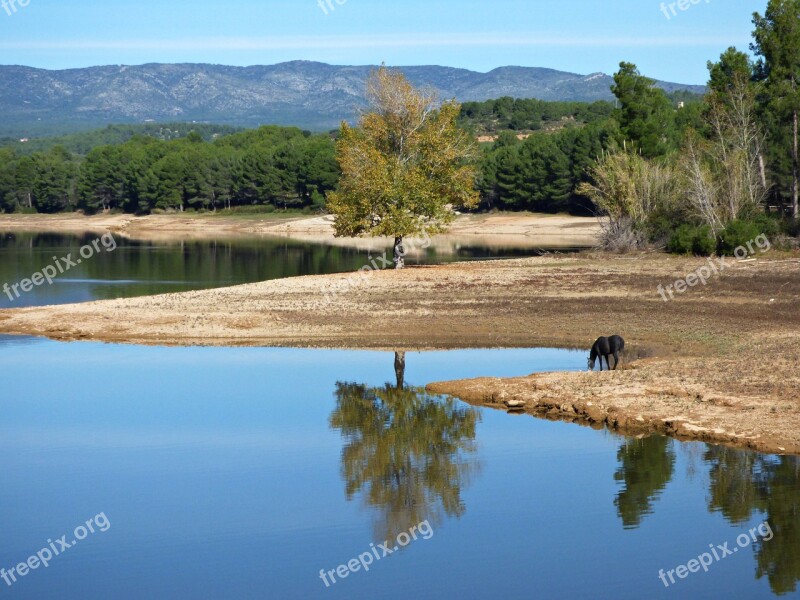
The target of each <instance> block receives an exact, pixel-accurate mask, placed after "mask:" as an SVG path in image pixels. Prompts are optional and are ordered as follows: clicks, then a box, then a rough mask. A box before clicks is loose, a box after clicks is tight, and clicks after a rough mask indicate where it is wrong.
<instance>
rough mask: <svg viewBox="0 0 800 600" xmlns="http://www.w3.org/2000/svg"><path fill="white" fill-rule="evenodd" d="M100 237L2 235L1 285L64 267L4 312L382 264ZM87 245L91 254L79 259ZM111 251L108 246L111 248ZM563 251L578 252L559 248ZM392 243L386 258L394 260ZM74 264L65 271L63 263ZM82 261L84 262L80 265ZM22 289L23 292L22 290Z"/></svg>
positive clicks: (504, 251) (341, 253)
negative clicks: (101, 239)
mask: <svg viewBox="0 0 800 600" xmlns="http://www.w3.org/2000/svg"><path fill="white" fill-rule="evenodd" d="M97 239H98V236H97V235H96V234H86V235H83V236H76V235H61V234H49V233H19V232H17V233H2V232H0V257H2V259H0V286H2V285H3V284H4V283H7V284H8V285H13V284H14V283H17V282H19V281H20V280H21V279H23V278H30V277H31V275H32V274H33V273H36V272H38V271H40V270H42V269H43V268H45V267H47V266H48V265H52V266H53V268H55V266H56V265H60V266H61V268H63V269H65V272H64V273H60V272H59V273H58V275H57V277H55V278H54V279H53V283H52V284H51V285H47V284H45V285H40V286H37V287H34V288H33V289H32V290H31V291H29V292H27V293H20V294H19V297H15V294H14V293H13V291H12V293H11V296H9V295H7V293H0V309H2V308H19V307H23V306H40V305H46V304H67V303H72V302H86V301H90V300H107V299H111V298H125V297H131V296H145V295H151V294H161V293H167V292H182V291H187V290H196V289H204V288H211V287H224V286H229V285H236V284H240V283H252V282H255V281H264V280H267V279H278V278H281V277H292V276H296V275H309V274H324V273H341V272H348V271H356V270H358V269H360V268H361V267H363V266H365V265H370V264H375V265H377V266H384V263H383V262H382V261H380V260H379V256H381V253H380V252H370V251H368V250H359V249H355V248H348V247H340V246H332V245H326V244H322V243H308V242H297V241H292V240H289V239H283V238H263V237H262V238H251V239H248V238H234V239H224V238H223V239H210V240H204V241H198V240H194V241H183V242H150V241H138V240H131V239H127V238H124V237H121V236H115V237H114V238H110V239H109V242H112V241H113V244H112V243H109V244H108V247H106V246H104V245H103V244H97V248H98V249H99V250H93V249H92V246H91V244H92V242H94V241H96V240H97ZM84 246H88V247H89V248H90V250H92V256H91V257H89V258H88V259H85V260H83V259H81V258H80V253H79V251H80V249H81V248H82V247H84ZM109 250H110V251H109ZM416 250H417V252H416V253H415V254H413V255H410V256H409V257H408V259H407V264H440V263H446V262H455V261H462V260H476V259H484V260H485V259H491V258H510V257H519V256H531V255H535V254H537V253H541V252H544V251H547V250H549V249H548V248H541V249H539V248H528V247H514V246H509V247H500V248H489V247H482V246H476V245H458V246H456V247H453V248H449V249H448V250H447V252H441V251H437V249H436V248H434V247H430V248H427V249H422V248H419V247H417V248H416ZM557 250H558V251H559V252H569V251H572V250H574V249H572V248H568V247H567V248H563V247H560V248H558V249H557ZM391 257H392V255H391V252H390V249H389V248H387V254H386V257H385V259H386V260H389V261H391ZM67 259H68V262H69V263H74V264H72V265H71V266H70V265H67V266H69V268H68V269H66V267H65V264H66V263H67ZM78 261H81V262H80V263H78ZM18 291H20V290H18Z"/></svg>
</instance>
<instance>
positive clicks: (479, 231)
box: [0, 213, 600, 250]
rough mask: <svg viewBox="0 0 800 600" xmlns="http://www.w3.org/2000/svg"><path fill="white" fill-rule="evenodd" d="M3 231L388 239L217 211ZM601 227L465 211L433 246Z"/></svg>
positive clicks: (24, 224)
mask: <svg viewBox="0 0 800 600" xmlns="http://www.w3.org/2000/svg"><path fill="white" fill-rule="evenodd" d="M0 231H42V232H61V233H84V232H87V231H90V232H106V231H109V232H112V233H113V234H114V235H119V236H123V237H127V238H132V239H138V240H152V241H174V240H181V239H184V240H187V239H206V238H220V237H225V238H234V237H250V238H252V237H258V236H270V237H276V236H279V237H291V238H292V239H295V240H300V241H309V242H322V243H327V244H334V245H341V246H348V247H354V246H355V247H363V248H381V249H385V248H387V247H390V246H391V240H389V239H388V238H357V239H353V238H334V237H333V217H331V216H313V217H306V216H282V215H281V214H280V213H273V214H271V215H224V214H222V213H218V214H212V213H204V214H196V213H183V214H164V215H148V216H144V217H135V216H133V215H123V214H114V215H111V214H108V215H105V214H101V215H95V216H91V217H87V216H84V215H81V214H77V213H68V214H57V215H0ZM599 231H600V226H599V223H598V221H597V219H594V218H588V217H573V216H569V215H542V214H532V213H496V214H483V215H460V216H459V217H457V218H456V220H455V222H454V223H453V225H452V226H451V228H450V232H449V233H448V234H447V235H443V236H436V237H435V238H434V240H433V246H434V247H436V248H437V249H442V250H444V249H447V248H453V247H454V246H455V247H457V246H458V245H481V246H487V247H495V248H501V247H529V248H541V247H556V248H558V247H570V246H578V247H581V246H582V247H587V246H593V245H594V244H595V241H596V239H597V235H598V233H599Z"/></svg>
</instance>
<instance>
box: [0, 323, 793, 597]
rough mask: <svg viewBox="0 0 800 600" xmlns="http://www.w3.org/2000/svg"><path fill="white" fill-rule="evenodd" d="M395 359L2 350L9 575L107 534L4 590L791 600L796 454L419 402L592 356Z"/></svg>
mask: <svg viewBox="0 0 800 600" xmlns="http://www.w3.org/2000/svg"><path fill="white" fill-rule="evenodd" d="M396 358H398V357H395V355H393V354H392V353H385V352H354V351H324V350H300V349H257V348H157V347H156V348H150V347H147V348H145V347H135V346H117V345H102V344H96V343H79V344H63V343H56V342H50V341H42V340H35V339H31V338H9V337H5V338H0V365H2V369H3V371H2V377H3V383H4V385H3V391H2V394H1V395H0V410H1V411H2V415H3V419H2V421H0V453H2V456H3V457H4V469H3V485H2V487H0V535H2V544H1V545H0V566H2V567H5V568H9V567H11V566H14V565H16V564H18V563H19V562H21V561H23V560H25V559H27V557H28V556H30V555H31V554H32V553H34V552H36V551H37V550H39V549H40V548H42V547H44V546H45V545H46V543H47V540H48V539H54V540H55V539H57V538H58V537H60V536H61V535H62V534H64V533H69V535H70V536H71V535H72V529H73V528H74V527H75V526H76V525H79V524H81V523H84V522H85V521H86V520H88V519H90V518H91V517H93V516H94V515H97V514H99V513H104V514H105V515H106V516H107V518H108V520H109V522H110V523H111V527H110V528H109V529H108V531H106V532H102V533H101V532H98V533H95V534H93V535H90V536H88V537H87V539H85V540H83V541H81V542H80V543H79V544H78V545H76V546H75V547H73V548H70V549H69V550H68V551H67V552H66V553H65V554H63V556H59V557H56V558H55V559H54V560H53V561H52V562H51V564H50V566H49V567H48V568H47V569H41V568H40V569H38V570H35V571H32V572H31V573H29V574H28V575H27V576H26V577H24V578H22V579H20V581H19V582H17V583H15V584H14V585H13V586H12V587H10V588H8V587H7V586H5V584H3V582H2V581H0V590H2V592H3V593H4V594H5V596H6V597H9V598H12V597H14V598H20V599H22V598H31V599H33V598H35V599H42V598H82V599H89V600H93V599H98V600H99V599H106V598H115V599H140V598H155V599H161V598H164V599H167V598H169V599H172V598H220V599H223V598H224V599H229V598H237V599H238V598H242V599H247V598H254V599H255V598H259V599H260V598H298V599H299V598H304V599H305V598H347V599H351V598H409V597H414V598H576V599H577V598H581V599H583V598H631V599H633V598H662V597H663V598H698V599H699V598H725V597H730V598H769V597H773V596H774V595H776V594H786V595H789V596H790V595H796V590H797V581H798V579H800V553H798V548H800V521H798V514H800V511H799V510H798V509H799V508H800V485H799V484H798V481H799V480H800V462H798V461H797V459H796V458H793V457H775V456H766V455H759V454H756V453H752V452H746V451H739V450H730V449H724V448H719V447H715V446H709V445H706V444H700V443H690V444H684V443H679V442H676V441H673V440H668V439H666V438H662V437H652V438H642V439H629V438H624V437H620V436H617V435H614V434H611V433H609V432H606V431H602V430H601V431H595V430H593V429H590V428H585V427H580V426H577V425H571V424H565V423H559V422H549V421H545V420H539V419H534V418H531V417H528V416H510V415H508V414H505V413H503V412H500V411H494V410H489V409H483V408H473V407H470V406H468V405H466V404H464V403H461V402H458V401H453V400H446V399H442V398H437V397H431V396H429V395H427V394H425V392H424V390H423V389H422V386H424V385H425V384H426V383H428V382H430V381H434V380H441V379H449V378H460V377H468V376H469V377H472V376H483V375H486V376H514V375H523V374H526V373H529V372H532V371H537V370H552V369H559V368H560V369H581V368H583V367H584V365H585V357H584V354H583V353H573V352H568V351H561V350H542V349H539V350H502V351H499V350H492V351H484V350H470V351H451V352H431V353H409V354H407V355H406V356H405V370H403V369H402V361H399V360H396ZM396 366H397V367H398V368H395V367H396ZM398 379H399V380H400V381H398ZM398 383H400V384H401V386H398ZM765 519H769V523H770V526H771V528H772V530H773V531H774V537H773V538H772V539H771V540H769V541H763V542H761V543H759V544H752V545H749V546H748V547H746V548H742V549H741V550H739V551H738V552H737V553H735V554H732V555H731V556H727V557H726V558H724V559H723V560H720V561H718V562H716V563H715V564H713V565H712V567H711V568H710V570H709V572H708V573H703V572H702V571H701V572H699V573H693V574H691V575H689V576H688V577H687V578H686V579H683V580H678V581H677V583H676V584H675V585H673V586H671V587H670V588H666V587H665V586H664V585H663V583H662V582H661V581H660V580H659V578H658V573H659V570H660V569H667V570H669V569H674V568H675V567H676V566H677V565H680V564H685V563H687V561H689V560H690V559H692V558H695V557H697V556H698V555H699V554H701V553H703V552H705V551H707V550H708V548H709V544H723V543H725V542H728V543H732V544H733V545H735V540H736V537H737V536H738V535H740V534H742V533H743V532H747V531H748V529H750V528H752V527H754V526H757V525H758V524H760V523H762V522H763V521H764V520H765ZM422 521H427V522H428V524H429V525H430V531H432V535H430V536H429V539H423V538H422V537H419V539H417V540H416V541H412V542H410V543H409V544H408V545H407V547H406V548H404V549H403V550H400V551H398V552H394V553H392V554H391V555H389V556H386V557H382V558H381V559H380V560H378V561H375V563H374V564H373V565H372V566H371V568H370V570H369V571H368V572H364V571H363V570H359V571H357V572H354V573H351V574H350V575H348V576H347V577H346V578H345V579H341V580H339V581H337V583H335V584H332V585H330V586H329V587H326V586H325V583H324V582H323V581H322V579H321V578H320V570H321V569H322V570H335V569H336V568H337V566H339V565H342V564H344V563H347V562H348V561H349V560H350V559H353V558H355V557H357V556H359V554H362V553H364V552H370V551H371V548H372V547H371V545H370V544H378V543H382V542H383V541H384V540H385V539H388V538H390V537H391V536H395V535H396V534H397V532H402V531H407V530H408V529H410V528H411V527H414V526H417V525H419V523H420V522H422ZM425 531H428V529H425ZM390 547H391V544H390Z"/></svg>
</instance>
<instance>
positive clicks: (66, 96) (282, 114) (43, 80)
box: [0, 61, 704, 137]
mask: <svg viewBox="0 0 800 600" xmlns="http://www.w3.org/2000/svg"><path fill="white" fill-rule="evenodd" d="M373 68H374V67H371V66H334V65H328V64H324V63H318V62H308V61H293V62H287V63H281V64H277V65H269V66H252V67H230V66H223V65H208V64H147V65H140V66H120V65H115V66H102V67H88V68H84V69H67V70H62V71H49V70H44V69H34V68H31V67H23V66H2V65H0V137H2V136H8V135H12V136H19V137H33V136H37V137H38V136H44V135H57V134H64V133H69V132H72V131H79V130H85V129H91V128H96V127H99V126H103V125H106V124H109V123H144V122H149V121H157V122H176V121H182V122H187V121H197V122H201V123H215V124H220V125H232V126H241V127H252V126H257V125H261V124H277V125H296V126H298V127H302V128H306V129H315V130H323V129H330V128H333V127H336V126H337V125H338V124H339V122H340V121H341V120H342V119H352V118H353V116H354V115H355V114H356V111H357V107H358V106H361V105H363V102H364V97H363V93H364V82H365V79H366V77H367V76H368V74H369V72H370V70H371V69H373ZM401 69H402V71H403V72H404V73H405V74H406V75H407V76H408V78H409V79H410V80H411V81H412V82H413V83H414V84H416V85H422V86H429V87H433V88H436V89H437V90H439V92H440V93H441V95H442V97H443V98H457V99H458V100H460V101H482V100H488V99H492V98H499V97H502V96H511V97H514V98H538V99H540V100H569V101H595V100H610V99H612V95H611V91H610V89H609V88H610V86H611V83H612V79H611V77H609V76H608V75H605V74H603V73H594V74H591V75H577V74H574V73H566V72H562V71H555V70H552V69H542V68H532V67H500V68H498V69H494V70H492V71H489V72H488V73H478V72H475V71H469V70H466V69H456V68H451V67H438V66H417V67H401ZM659 85H660V86H661V87H662V88H664V89H665V90H667V91H669V92H672V91H688V92H693V93H702V92H703V91H704V88H703V87H702V86H693V85H682V84H677V83H666V82H663V83H659Z"/></svg>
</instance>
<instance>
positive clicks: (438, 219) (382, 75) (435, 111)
mask: <svg viewBox="0 0 800 600" xmlns="http://www.w3.org/2000/svg"><path fill="white" fill-rule="evenodd" d="M367 99H368V102H369V105H368V109H367V111H366V112H365V113H364V114H362V116H361V119H360V121H359V124H358V126H357V127H351V126H349V125H348V124H347V123H342V126H341V131H340V135H339V140H338V142H337V146H336V151H337V158H338V161H339V164H340V166H341V169H342V177H341V179H340V181H339V188H338V190H337V191H336V192H333V193H331V194H329V196H328V210H330V212H331V213H332V214H333V215H334V218H335V220H334V230H335V234H336V235H337V236H364V235H369V236H391V237H393V238H394V264H395V268H398V269H400V268H402V267H403V265H404V261H403V257H404V255H405V249H404V247H403V238H405V237H410V236H414V235H420V234H425V235H428V234H435V233H441V232H443V231H445V230H446V228H447V225H448V224H449V223H451V222H452V220H453V218H454V217H455V209H456V208H462V207H463V208H469V207H473V206H475V205H477V203H478V192H477V191H476V190H475V179H476V170H475V167H474V165H473V164H472V162H471V159H472V158H474V156H475V152H476V147H475V143H474V141H473V140H472V138H471V137H470V136H469V134H467V133H466V132H465V131H463V130H461V129H459V128H458V127H457V126H456V118H457V117H458V114H459V111H460V109H461V106H460V105H459V104H458V103H457V102H455V101H449V102H445V103H443V104H441V105H438V104H439V103H438V100H437V98H436V96H435V94H433V93H430V92H427V91H423V90H417V89H415V88H414V87H413V86H412V85H411V84H410V83H409V82H408V80H407V79H406V78H405V76H404V75H403V74H402V73H400V72H397V71H392V70H389V69H387V68H386V67H381V68H380V69H378V70H376V71H374V72H373V73H371V74H370V77H369V79H368V81H367Z"/></svg>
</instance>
